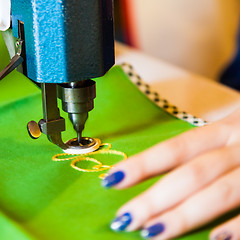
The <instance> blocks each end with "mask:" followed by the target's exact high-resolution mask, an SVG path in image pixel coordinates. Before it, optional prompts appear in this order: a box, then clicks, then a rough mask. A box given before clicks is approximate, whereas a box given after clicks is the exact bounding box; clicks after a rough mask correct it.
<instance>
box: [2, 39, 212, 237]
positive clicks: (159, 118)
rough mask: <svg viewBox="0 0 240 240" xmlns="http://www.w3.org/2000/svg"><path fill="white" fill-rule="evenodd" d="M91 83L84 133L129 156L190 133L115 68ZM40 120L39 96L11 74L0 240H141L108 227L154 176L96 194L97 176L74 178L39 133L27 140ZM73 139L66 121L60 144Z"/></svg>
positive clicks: (6, 85) (6, 93)
mask: <svg viewBox="0 0 240 240" xmlns="http://www.w3.org/2000/svg"><path fill="white" fill-rule="evenodd" d="M0 54H1V55H0V69H2V68H3V67H4V66H5V65H6V64H7V63H8V55H7V51H6V49H5V47H4V45H3V42H2V39H1V38H0ZM96 81H97V98H96V101H95V108H94V110H93V111H92V112H90V114H89V115H90V116H89V120H88V122H87V124H86V128H85V131H84V135H85V136H91V137H97V138H100V139H101V140H102V142H105V143H111V144H112V149H114V150H119V151H122V152H125V153H126V154H127V155H128V156H132V155H134V154H137V153H139V152H142V151H144V150H145V149H147V148H149V147H151V146H153V145H154V144H156V143H158V142H160V141H163V140H165V139H168V138H170V137H173V136H175V135H177V134H179V133H181V132H183V131H186V130H189V129H191V128H192V126H191V125H190V124H188V123H186V122H183V121H181V120H179V119H176V118H174V117H172V116H170V115H169V114H167V113H165V112H164V111H163V110H161V109H160V108H159V107H157V106H156V105H154V103H153V102H151V101H150V100H148V99H147V98H146V97H145V96H144V95H143V93H141V92H140V91H139V90H138V89H137V88H136V86H134V84H132V83H131V82H130V81H129V79H128V77H127V76H126V75H125V73H124V72H123V71H122V69H121V68H120V67H118V66H117V67H114V68H113V69H112V70H111V71H110V72H109V73H108V74H107V75H106V76H105V77H103V78H100V79H97V80H96ZM62 116H64V117H65V118H66V119H67V115H66V114H65V113H62ZM41 118H42V109H41V94H40V90H38V89H37V88H36V87H35V86H34V84H32V83H31V82H30V81H29V80H28V79H27V78H26V77H24V76H23V75H21V74H19V73H17V72H14V73H12V74H10V75H9V76H8V77H6V78H5V79H4V80H3V81H1V82H0V166H1V168H0V239H2V240H12V239H14V240H15V239H18V240H19V239H20V240H27V239H41V240H47V239H49V240H50V239H51V240H52V239H59V240H69V239H71V240H78V239H79V240H80V239H81V240H89V239H91V240H92V239H94V240H102V239H105V240H108V239H109V240H110V239H111V240H112V239H115V240H123V239H126V240H130V239H131V240H133V239H141V238H140V235H139V233H138V232H134V233H121V234H119V233H114V232H112V231H111V230H110V228H109V223H110V221H111V220H112V219H113V218H114V216H115V213H116V211H117V209H118V208H119V207H120V206H121V205H122V204H124V203H125V202H126V201H128V200H130V199H131V198H133V197H134V196H136V195H137V194H139V193H140V192H142V191H143V190H144V189H146V188H147V187H149V186H150V185H151V184H153V182H154V181H156V179H155V180H149V181H147V182H145V183H143V184H140V185H138V186H136V187H133V188H131V189H127V190H124V191H116V190H106V189H103V188H102V187H101V184H100V179H99V178H98V175H99V173H81V172H79V171H76V170H74V169H72V168H70V167H69V162H67V161H66V162H53V161H52V160H51V158H52V156H53V155H55V154H57V153H60V152H61V150H60V149H59V148H58V147H56V146H54V145H52V144H50V142H48V140H47V138H46V136H41V137H40V139H38V140H32V139H31V138H30V137H29V136H28V133H27V130H26V124H27V122H28V121H30V120H36V121H38V120H39V119H41ZM72 137H75V133H74V131H73V129H72V127H71V124H70V122H69V121H67V131H66V132H65V133H64V139H65V140H68V139H70V138H72ZM97 157H98V156H96V158H97ZM100 160H101V161H102V162H103V164H105V163H107V164H113V163H114V162H116V161H117V160H118V159H117V158H116V156H115V157H114V156H111V157H109V156H108V155H106V156H101V159H100ZM149 161H151V159H149ZM86 164H87V163H86ZM196 207H197V206H196ZM208 232H209V228H205V229H203V230H200V231H198V232H196V233H193V234H190V235H188V236H186V237H182V238H179V239H189V240H190V239H201V240H203V239H207V236H208Z"/></svg>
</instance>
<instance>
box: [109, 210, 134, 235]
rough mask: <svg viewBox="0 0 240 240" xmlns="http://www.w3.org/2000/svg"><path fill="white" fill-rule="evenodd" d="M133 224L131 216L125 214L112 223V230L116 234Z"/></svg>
mask: <svg viewBox="0 0 240 240" xmlns="http://www.w3.org/2000/svg"><path fill="white" fill-rule="evenodd" d="M131 222H132V216H131V214H130V213H125V214H123V215H122V216H120V217H117V218H115V219H114V220H113V221H112V223H111V229H112V230H113V231H116V232H120V231H124V230H125V229H126V228H127V226H128V225H129V224H130V223H131Z"/></svg>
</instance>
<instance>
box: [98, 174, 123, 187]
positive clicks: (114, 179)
mask: <svg viewBox="0 0 240 240" xmlns="http://www.w3.org/2000/svg"><path fill="white" fill-rule="evenodd" d="M124 177H125V174H124V172H122V171H118V172H115V173H112V174H111V175H109V176H107V177H106V178H105V179H103V180H102V186H103V187H106V188H110V187H113V186H115V185H116V184H118V183H120V182H121V181H122V180H123V179H124Z"/></svg>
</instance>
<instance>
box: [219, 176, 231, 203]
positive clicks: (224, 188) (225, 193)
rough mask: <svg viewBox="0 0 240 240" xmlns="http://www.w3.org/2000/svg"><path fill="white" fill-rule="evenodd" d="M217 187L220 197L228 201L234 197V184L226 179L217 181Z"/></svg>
mask: <svg viewBox="0 0 240 240" xmlns="http://www.w3.org/2000/svg"><path fill="white" fill-rule="evenodd" d="M217 188H218V189H219V195H220V196H219V197H220V199H222V200H223V201H225V202H226V203H227V202H231V199H233V195H234V191H233V187H232V185H231V184H230V183H228V182H226V181H219V182H218V183H217Z"/></svg>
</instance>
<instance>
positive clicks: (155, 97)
mask: <svg viewBox="0 0 240 240" xmlns="http://www.w3.org/2000/svg"><path fill="white" fill-rule="evenodd" d="M121 66H122V69H123V71H124V72H125V73H126V74H127V76H128V77H129V79H130V80H131V81H132V82H133V83H134V84H135V85H136V86H137V87H138V89H139V90H140V91H141V92H142V93H143V94H144V95H145V96H146V97H147V98H149V99H150V100H151V101H152V102H154V103H155V104H156V105H157V106H158V107H160V108H162V109H164V111H166V112H168V113H169V114H171V115H172V116H174V117H176V118H179V119H181V120H183V121H185V122H188V123H190V124H192V125H194V126H197V127H202V126H204V125H207V124H208V122H207V121H204V120H202V119H200V118H197V117H195V116H193V115H191V114H189V113H187V112H183V111H180V110H179V109H178V108H177V107H176V106H174V105H172V104H170V103H169V102H168V101H167V100H166V99H163V98H161V97H160V96H159V94H158V93H156V92H154V91H152V90H151V87H150V86H149V85H148V84H146V83H144V81H143V80H142V79H141V77H140V76H139V75H138V74H137V73H136V71H135V70H134V68H133V66H132V65H130V64H128V63H123V64H121Z"/></svg>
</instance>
